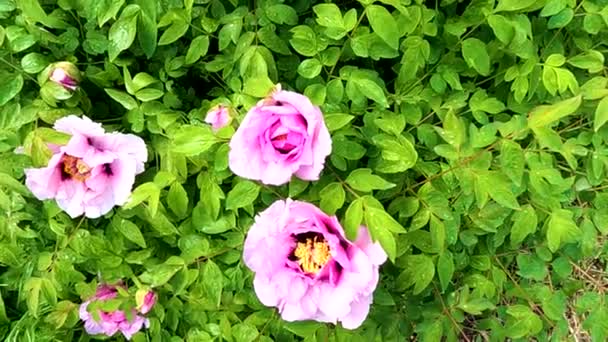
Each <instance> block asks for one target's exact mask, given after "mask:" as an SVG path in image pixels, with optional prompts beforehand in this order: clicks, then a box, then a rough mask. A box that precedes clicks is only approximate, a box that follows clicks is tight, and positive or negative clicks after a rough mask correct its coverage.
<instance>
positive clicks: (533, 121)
mask: <svg viewBox="0 0 608 342" xmlns="http://www.w3.org/2000/svg"><path fill="white" fill-rule="evenodd" d="M581 101H582V98H581V96H580V95H578V96H575V97H572V98H569V99H567V100H563V101H560V102H557V103H554V104H552V105H541V106H538V107H536V108H534V109H532V111H530V114H529V118H528V127H530V128H532V129H535V128H540V127H546V126H549V125H551V124H552V123H553V122H555V121H558V120H560V119H561V118H564V117H566V116H568V115H570V114H572V113H574V112H575V111H576V110H577V109H578V107H579V106H580V105H581Z"/></svg>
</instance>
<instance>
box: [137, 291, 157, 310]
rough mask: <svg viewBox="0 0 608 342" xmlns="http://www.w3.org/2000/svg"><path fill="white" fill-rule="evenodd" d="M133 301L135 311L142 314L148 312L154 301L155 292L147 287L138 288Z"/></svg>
mask: <svg viewBox="0 0 608 342" xmlns="http://www.w3.org/2000/svg"><path fill="white" fill-rule="evenodd" d="M135 303H136V304H137V311H139V312H141V313H142V314H146V313H148V312H149V311H150V310H152V307H153V306H154V304H155V303H156V293H154V291H151V290H148V289H139V290H137V292H136V293H135Z"/></svg>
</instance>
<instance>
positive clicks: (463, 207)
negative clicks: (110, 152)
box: [0, 0, 608, 342]
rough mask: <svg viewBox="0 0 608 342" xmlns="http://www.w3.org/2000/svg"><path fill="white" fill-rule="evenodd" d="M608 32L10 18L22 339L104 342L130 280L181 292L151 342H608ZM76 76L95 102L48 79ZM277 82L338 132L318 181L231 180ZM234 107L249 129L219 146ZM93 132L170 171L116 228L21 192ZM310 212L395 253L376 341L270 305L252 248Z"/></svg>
mask: <svg viewBox="0 0 608 342" xmlns="http://www.w3.org/2000/svg"><path fill="white" fill-rule="evenodd" d="M607 23H608V4H607V3H606V1H602V0H584V1H574V0H496V1H495V0H473V1H461V0H440V1H422V0H401V1H388V0H380V1H374V0H359V1H357V2H353V1H337V2H333V3H328V2H325V3H321V2H317V1H312V0H301V1H278V0H264V1H257V2H250V1H244V0H228V1H224V0H195V1H193V0H186V1H183V2H182V1H179V0H163V1H153V0H133V1H124V0H60V1H53V0H49V1H46V0H45V1H40V0H15V1H12V0H11V1H3V2H0V47H1V48H0V75H1V76H2V77H3V79H4V81H3V82H2V83H1V84H0V156H1V157H2V160H3V163H2V164H1V165H0V285H1V286H0V339H2V340H5V341H11V342H13V341H88V340H89V338H88V337H86V333H84V332H83V329H82V326H81V323H79V319H78V305H79V304H80V303H81V302H82V301H83V300H85V299H86V298H88V297H89V296H90V295H91V294H92V292H93V289H94V288H95V286H96V284H97V283H98V282H100V281H110V282H111V281H116V280H119V279H123V280H125V281H126V282H127V283H128V284H129V286H131V287H138V286H144V285H146V286H152V287H153V288H154V291H156V292H157V293H158V295H159V302H158V304H157V306H156V307H155V309H154V310H153V311H152V312H151V314H150V315H149V317H150V321H151V326H150V328H149V329H148V330H144V331H142V332H140V333H138V334H137V335H135V336H134V338H133V340H134V341H155V342H157V341H158V342H160V341H163V342H164V341H174V342H177V341H235V342H250V341H299V340H303V341H307V342H313V341H335V342H338V341H386V342H393V341H394V342H400V341H404V340H406V339H407V337H406V336H412V335H414V334H416V336H417V337H418V338H419V339H420V340H422V341H441V340H445V341H476V340H481V339H489V340H491V341H504V340H506V339H512V340H516V341H529V340H538V341H548V340H553V341H562V340H569V339H573V337H572V336H570V335H571V334H573V333H578V332H580V331H583V330H584V332H585V334H586V335H587V336H589V337H590V338H591V339H592V340H594V341H604V340H606V339H607V336H608V325H607V323H606V322H608V309H606V308H607V307H608V306H607V304H608V303H607V301H608V299H607V298H606V296H605V293H604V292H603V291H601V289H603V288H605V286H606V277H605V268H606V260H607V259H606V253H607V251H608V250H607V249H606V248H605V247H604V246H602V244H601V243H600V242H602V241H605V238H606V234H608V223H607V222H608V215H607V214H606V210H608V193H607V192H606V189H608V183H607V181H606V175H607V172H608V171H607V170H608V168H607V166H608V144H607V142H608V125H606V123H607V122H608V76H607V75H606V69H605V66H604V64H605V57H604V53H606V49H605V46H606V44H608V40H607V41H606V42H605V41H604V38H606V37H608V36H607V34H608V24H607ZM607 39H608V38H607ZM64 60H65V61H69V62H72V63H74V64H75V65H76V66H77V67H78V68H79V69H80V71H81V72H82V78H83V81H82V82H81V84H80V87H79V89H78V90H77V91H74V92H71V91H68V90H66V89H64V88H63V87H61V86H59V85H57V84H54V83H53V82H49V81H47V79H48V73H49V71H50V68H51V64H52V63H55V62H58V61H64ZM277 83H281V84H282V87H283V89H291V90H295V91H298V92H300V93H303V94H305V95H307V96H308V97H309V98H310V99H311V101H312V102H313V103H314V104H316V105H318V106H320V108H321V109H322V111H323V113H324V117H325V122H326V125H327V127H328V128H329V131H330V132H331V135H332V142H333V143H332V154H331V156H330V157H328V159H327V160H326V165H325V169H324V171H323V173H322V175H321V178H320V179H319V180H318V181H314V182H305V181H301V180H297V179H293V180H292V181H291V182H290V183H289V184H288V185H285V186H281V187H270V186H265V185H262V184H259V183H256V182H252V181H249V180H244V179H240V178H238V177H235V176H234V175H233V174H232V173H231V172H230V170H229V168H228V151H229V146H228V141H229V139H230V137H231V136H232V134H233V133H234V131H235V128H236V127H237V125H238V122H240V121H241V120H242V119H243V117H244V115H245V114H246V112H247V110H248V109H249V108H251V107H252V106H253V105H255V104H256V103H257V102H258V101H259V100H260V99H261V98H263V97H265V96H266V95H267V94H268V93H269V92H270V91H271V90H272V88H273V87H274V86H275V84H277ZM220 103H221V104H223V105H226V106H228V107H230V108H231V110H233V113H234V114H235V116H236V118H235V120H234V123H235V124H234V126H228V127H225V128H222V129H220V130H219V131H217V132H215V131H213V130H212V129H211V128H210V127H209V126H208V125H206V124H205V123H204V122H203V120H204V117H205V113H206V112H207V110H209V109H210V108H212V107H213V106H215V105H217V104H220ZM81 113H85V114H86V115H88V116H89V117H91V118H93V119H94V120H95V121H98V122H102V123H103V124H104V125H105V126H106V127H107V128H108V130H114V131H124V132H131V133H135V134H137V135H139V136H141V137H142V138H144V140H145V141H146V143H147V145H148V151H149V154H150V158H149V160H148V162H147V164H146V172H145V173H143V174H142V175H140V176H138V178H137V180H136V185H135V188H134V191H133V193H132V195H131V197H130V199H129V201H128V203H127V204H126V205H125V206H123V207H121V208H115V209H114V210H113V211H112V212H111V213H109V214H108V215H106V216H105V217H102V218H99V219H94V220H89V219H84V220H81V219H76V220H72V219H70V218H69V217H68V216H67V215H66V214H65V213H63V212H61V211H60V210H59V209H58V208H57V206H56V205H55V204H54V203H53V202H51V201H46V202H40V201H37V200H35V199H34V198H33V197H32V195H31V193H30V192H29V190H28V189H27V188H26V187H25V186H24V185H23V182H22V180H23V176H24V172H23V170H24V168H28V167H32V166H33V167H39V166H43V165H46V163H47V162H48V159H49V158H50V156H51V150H50V149H49V148H48V146H47V144H48V143H55V144H60V143H65V141H66V139H67V137H66V136H65V135H63V134H59V133H57V132H55V131H53V130H51V129H49V127H50V126H51V125H52V123H53V122H54V121H55V120H57V119H58V118H61V117H63V116H66V115H68V114H81ZM20 146H22V147H23V149H24V150H25V151H26V155H24V154H20V153H14V150H15V149H16V148H17V147H20ZM287 197H292V198H295V199H300V200H305V201H309V202H311V203H314V204H316V205H318V206H319V207H320V208H321V209H322V210H324V211H325V212H327V213H329V214H335V215H336V216H337V217H338V219H339V220H340V222H341V223H342V225H343V226H344V229H345V233H346V235H347V237H348V238H349V239H351V240H355V239H356V238H357V236H358V233H359V227H360V226H361V225H364V226H367V227H368V228H369V231H370V234H371V236H372V237H373V239H374V240H375V241H377V242H378V243H380V245H381V246H382V247H383V248H384V250H385V251H386V253H387V255H388V257H389V261H387V263H386V264H385V265H384V266H383V267H382V268H381V276H380V280H379V285H378V288H377V289H376V291H375V293H374V302H373V304H372V307H371V311H370V314H369V316H368V319H367V320H366V322H365V323H364V325H363V326H362V327H361V328H360V329H359V330H357V331H355V332H350V331H347V330H345V329H343V328H342V327H340V326H334V325H331V324H322V323H317V322H292V323H287V322H284V321H282V320H281V319H280V317H279V315H278V314H276V312H275V310H274V309H270V308H266V307H264V306H263V305H261V303H260V302H259V301H258V299H256V297H255V293H254V292H253V288H252V274H251V272H250V271H249V270H248V269H247V268H246V267H245V265H244V264H243V262H242V258H241V255H242V249H243V248H242V246H243V241H244V238H245V235H246V233H247V230H248V228H249V227H250V226H251V224H252V222H253V217H254V216H255V214H256V213H257V212H259V211H261V210H263V209H265V208H266V207H268V205H270V203H272V202H273V201H275V200H277V199H281V198H287ZM114 304H115V303H114ZM572 322H579V323H580V325H577V326H576V329H574V330H573V329H569V324H572ZM584 338H585V337H584V336H583V337H582V339H584ZM578 339H579V340H580V339H581V337H580V336H579V337H578Z"/></svg>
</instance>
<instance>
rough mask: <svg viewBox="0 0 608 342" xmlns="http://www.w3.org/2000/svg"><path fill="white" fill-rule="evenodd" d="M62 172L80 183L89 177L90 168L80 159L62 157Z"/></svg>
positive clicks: (67, 156)
mask: <svg viewBox="0 0 608 342" xmlns="http://www.w3.org/2000/svg"><path fill="white" fill-rule="evenodd" d="M63 172H65V173H66V174H68V175H70V176H71V177H72V179H75V180H77V181H80V182H83V181H85V180H86V179H87V178H89V176H91V168H90V167H89V166H88V165H87V164H85V163H84V162H83V161H82V159H80V158H77V157H73V156H70V155H65V156H64V157H63Z"/></svg>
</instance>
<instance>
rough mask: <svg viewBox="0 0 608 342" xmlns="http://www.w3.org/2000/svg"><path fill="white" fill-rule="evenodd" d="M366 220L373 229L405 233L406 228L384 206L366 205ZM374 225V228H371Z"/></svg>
mask: <svg viewBox="0 0 608 342" xmlns="http://www.w3.org/2000/svg"><path fill="white" fill-rule="evenodd" d="M365 222H366V223H367V225H368V227H370V229H372V231H374V232H375V231H377V230H386V231H390V232H392V233H405V232H406V230H405V228H403V226H402V225H401V224H400V223H399V222H397V220H395V219H394V218H393V217H392V216H391V215H389V214H388V213H387V212H386V211H385V210H384V209H383V208H374V207H369V206H366V207H365ZM371 227H373V228H371Z"/></svg>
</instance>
